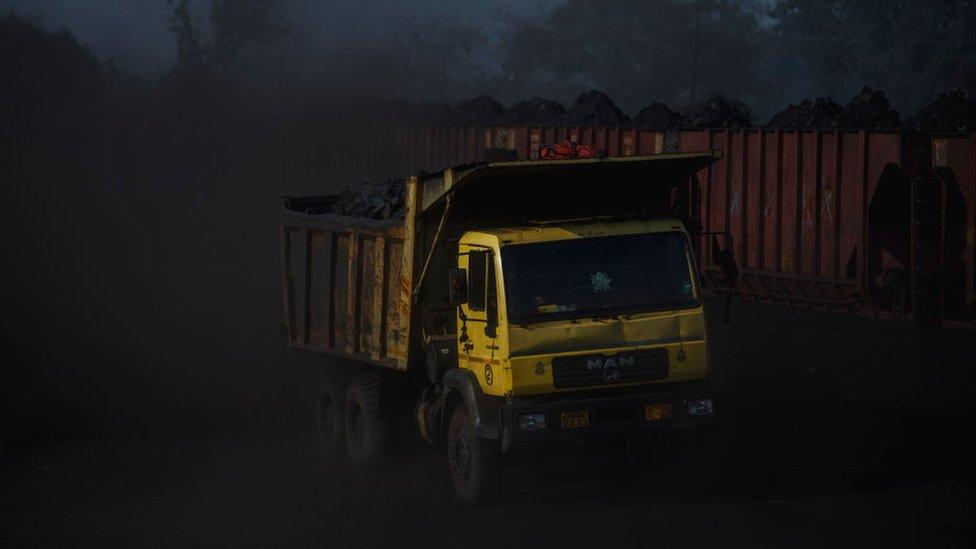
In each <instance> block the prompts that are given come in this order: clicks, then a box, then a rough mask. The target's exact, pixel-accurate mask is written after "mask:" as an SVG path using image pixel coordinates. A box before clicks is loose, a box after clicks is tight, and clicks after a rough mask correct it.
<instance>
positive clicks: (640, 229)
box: [474, 219, 685, 246]
mask: <svg viewBox="0 0 976 549" xmlns="http://www.w3.org/2000/svg"><path fill="white" fill-rule="evenodd" d="M672 231H680V232H685V227H684V225H683V224H682V222H681V221H680V220H678V219H641V220H635V219H629V220H620V219H594V220H564V221H557V222H553V223H549V222H547V223H542V224H538V225H530V226H523V227H505V228H493V229H485V230H477V231H474V232H476V233H478V234H482V235H487V236H489V237H491V238H492V239H497V241H498V243H499V244H500V245H502V246H505V245H510V244H530V243H533V242H549V241H553V240H572V239H576V238H590V237H597V236H614V235H625V234H637V233H652V232H654V233H660V232H672Z"/></svg>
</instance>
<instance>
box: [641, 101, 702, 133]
mask: <svg viewBox="0 0 976 549" xmlns="http://www.w3.org/2000/svg"><path fill="white" fill-rule="evenodd" d="M631 122H632V123H633V124H634V126H636V127H638V128H645V129H649V130H677V129H679V128H682V127H685V126H687V125H688V119H687V118H685V117H684V116H682V115H681V114H679V113H677V112H675V111H673V110H671V108H670V107H668V106H667V105H665V104H664V103H658V102H657V101H655V102H653V103H651V104H650V105H648V106H646V107H644V108H643V109H641V110H640V111H639V112H638V113H637V114H636V115H634V118H632V119H631Z"/></svg>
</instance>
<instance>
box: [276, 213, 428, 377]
mask: <svg viewBox="0 0 976 549" xmlns="http://www.w3.org/2000/svg"><path fill="white" fill-rule="evenodd" d="M327 217H330V216H321V217H320V216H304V215H292V214H290V213H288V212H285V213H283V214H282V224H281V246H282V248H281V250H282V257H281V265H282V267H281V268H282V273H281V277H282V293H283V295H282V301H283V303H284V318H285V324H286V326H285V331H286V334H285V335H286V337H287V339H288V343H289V345H290V346H291V347H293V348H300V349H304V350H309V351H317V352H326V353H330V354H334V355H339V356H345V357H349V358H356V359H359V360H366V361H369V362H372V363H375V364H379V365H381V366H385V367H390V368H400V369H402V368H406V358H407V350H406V345H405V342H404V334H406V333H407V331H408V322H409V310H408V309H405V308H404V306H403V304H402V303H401V302H402V301H403V295H402V293H403V292H402V291H401V288H402V287H403V286H404V284H406V286H408V287H409V280H406V279H405V276H404V275H403V273H404V272H405V271H404V239H403V238H402V234H403V228H402V227H400V226H396V225H394V226H388V227H379V226H377V227H355V226H352V225H350V224H348V223H342V222H336V223H332V222H330V221H329V220H328V219H325V218H327ZM316 218H318V219H316ZM408 301H409V300H408Z"/></svg>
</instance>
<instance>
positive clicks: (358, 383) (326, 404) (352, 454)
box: [316, 375, 392, 462]
mask: <svg viewBox="0 0 976 549" xmlns="http://www.w3.org/2000/svg"><path fill="white" fill-rule="evenodd" d="M316 411H317V413H316V426H317V431H318V437H319V442H320V443H321V444H322V448H323V450H325V452H326V454H330V455H331V454H342V453H345V454H347V455H348V456H349V458H350V459H352V460H353V461H357V462H369V461H373V460H375V459H377V458H379V457H380V456H382V455H383V454H385V453H386V452H387V450H389V447H390V445H391V442H392V441H391V428H390V422H389V419H388V418H387V415H386V412H385V410H384V407H383V406H382V402H381V397H380V377H379V376H376V375H366V376H361V377H358V378H355V379H353V380H352V381H351V382H348V383H347V382H345V381H344V380H343V379H341V378H340V377H338V376H331V375H329V376H326V377H325V378H324V379H323V380H322V384H321V385H320V387H319V392H318V402H317V410H316Z"/></svg>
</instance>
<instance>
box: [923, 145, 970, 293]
mask: <svg viewBox="0 0 976 549" xmlns="http://www.w3.org/2000/svg"><path fill="white" fill-rule="evenodd" d="M933 141H934V143H933V145H934V146H933V149H934V156H935V160H934V164H935V167H936V168H942V169H944V170H945V177H947V178H948V179H949V181H948V183H950V184H951V185H954V186H956V188H958V192H959V193H960V194H961V195H962V199H963V202H964V208H965V212H964V215H963V216H962V217H964V218H965V226H966V229H965V235H964V236H963V238H962V241H963V243H962V248H963V249H962V263H963V269H964V275H963V276H964V280H963V285H964V289H963V292H964V296H965V300H966V304H967V305H968V306H969V307H970V308H971V309H972V308H976V134H972V135H967V136H951V137H937V138H935V139H933ZM951 197H952V195H951V194H950V198H951ZM950 230H958V229H956V228H952V227H951V228H950ZM949 253H950V254H952V253H955V250H950V251H949Z"/></svg>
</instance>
